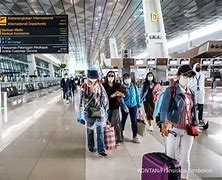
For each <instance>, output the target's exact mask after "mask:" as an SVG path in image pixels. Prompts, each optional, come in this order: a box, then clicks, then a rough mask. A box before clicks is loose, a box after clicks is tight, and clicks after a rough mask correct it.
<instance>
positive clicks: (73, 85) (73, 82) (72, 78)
mask: <svg viewBox="0 0 222 180" xmlns="http://www.w3.org/2000/svg"><path fill="white" fill-rule="evenodd" d="M70 82H71V85H72V94H73V96H74V93H75V89H76V86H75V79H74V77H73V76H71V78H70Z"/></svg>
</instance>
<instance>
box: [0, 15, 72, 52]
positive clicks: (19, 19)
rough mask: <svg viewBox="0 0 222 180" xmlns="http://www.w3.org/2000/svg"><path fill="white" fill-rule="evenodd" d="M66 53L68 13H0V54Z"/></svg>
mask: <svg viewBox="0 0 222 180" xmlns="http://www.w3.org/2000/svg"><path fill="white" fill-rule="evenodd" d="M13 53H14V54H17V53H19V54H21V53H23V54H30V53H31V54H34V53H68V16H67V15H53V16H50V15H47V16H0V54H13Z"/></svg>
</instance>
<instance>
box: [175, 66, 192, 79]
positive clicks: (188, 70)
mask: <svg viewBox="0 0 222 180" xmlns="http://www.w3.org/2000/svg"><path fill="white" fill-rule="evenodd" d="M177 74H178V75H181V74H182V75H185V76H195V75H196V73H195V72H194V71H193V69H192V67H191V66H190V65H189V64H184V65H182V66H180V67H179V69H178V72H177Z"/></svg>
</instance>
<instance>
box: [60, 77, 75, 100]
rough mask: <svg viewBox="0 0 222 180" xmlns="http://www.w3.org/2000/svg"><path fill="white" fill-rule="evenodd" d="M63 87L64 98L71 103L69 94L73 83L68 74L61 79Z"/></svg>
mask: <svg viewBox="0 0 222 180" xmlns="http://www.w3.org/2000/svg"><path fill="white" fill-rule="evenodd" d="M60 85H61V88H62V90H63V99H64V101H66V102H67V104H69V94H70V91H71V89H72V84H71V81H70V79H69V78H68V74H65V75H64V78H62V80H61V84H60Z"/></svg>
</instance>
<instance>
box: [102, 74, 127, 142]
mask: <svg viewBox="0 0 222 180" xmlns="http://www.w3.org/2000/svg"><path fill="white" fill-rule="evenodd" d="M115 77H116V76H115V72H114V71H109V72H108V73H107V75H106V78H105V83H104V84H103V86H104V88H105V90H106V93H107V95H108V97H109V110H108V120H109V121H110V123H111V126H113V127H114V129H115V132H116V145H117V146H119V145H120V142H122V141H123V138H122V133H121V124H120V112H119V108H120V97H121V96H123V95H124V94H123V90H122V89H121V84H120V83H117V82H116V78H115Z"/></svg>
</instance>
